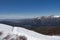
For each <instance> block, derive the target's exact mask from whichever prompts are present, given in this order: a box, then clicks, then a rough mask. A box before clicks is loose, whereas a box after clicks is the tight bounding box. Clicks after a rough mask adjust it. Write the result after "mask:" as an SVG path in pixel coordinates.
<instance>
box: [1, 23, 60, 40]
mask: <svg viewBox="0 0 60 40" xmlns="http://www.w3.org/2000/svg"><path fill="white" fill-rule="evenodd" d="M12 29H13V31H12ZM0 31H3V32H4V34H3V35H2V37H3V36H6V35H7V34H8V33H11V34H17V35H25V36H26V37H27V39H28V40H60V36H46V35H43V34H40V33H37V32H34V31H31V30H28V29H25V28H21V27H14V28H13V27H12V26H9V25H5V24H0Z"/></svg>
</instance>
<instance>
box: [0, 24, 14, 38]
mask: <svg viewBox="0 0 60 40" xmlns="http://www.w3.org/2000/svg"><path fill="white" fill-rule="evenodd" d="M12 29H13V27H12V26H9V25H5V24H0V32H3V35H2V37H5V36H6V35H7V34H8V33H12ZM0 38H1V37H0Z"/></svg>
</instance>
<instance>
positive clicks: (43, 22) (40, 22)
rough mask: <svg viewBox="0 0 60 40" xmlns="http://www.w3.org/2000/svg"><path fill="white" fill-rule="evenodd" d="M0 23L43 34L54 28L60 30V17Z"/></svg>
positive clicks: (3, 21)
mask: <svg viewBox="0 0 60 40" xmlns="http://www.w3.org/2000/svg"><path fill="white" fill-rule="evenodd" d="M0 23H2V24H7V25H11V26H13V27H14V26H18V27H23V28H27V29H30V30H34V31H37V32H40V33H43V34H45V33H44V32H47V31H48V30H49V31H50V29H51V30H52V29H54V30H55V28H56V27H57V28H58V29H60V16H42V17H37V18H31V19H14V20H13V19H11V20H1V21H0ZM52 31H53V30H52ZM57 31H60V30H57ZM46 34H49V33H46ZM59 34H60V32H59Z"/></svg>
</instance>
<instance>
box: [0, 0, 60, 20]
mask: <svg viewBox="0 0 60 40" xmlns="http://www.w3.org/2000/svg"><path fill="white" fill-rule="evenodd" d="M48 15H60V0H0V18H3V19H4V18H5V19H8V18H12V19H13V18H33V17H39V16H48Z"/></svg>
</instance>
